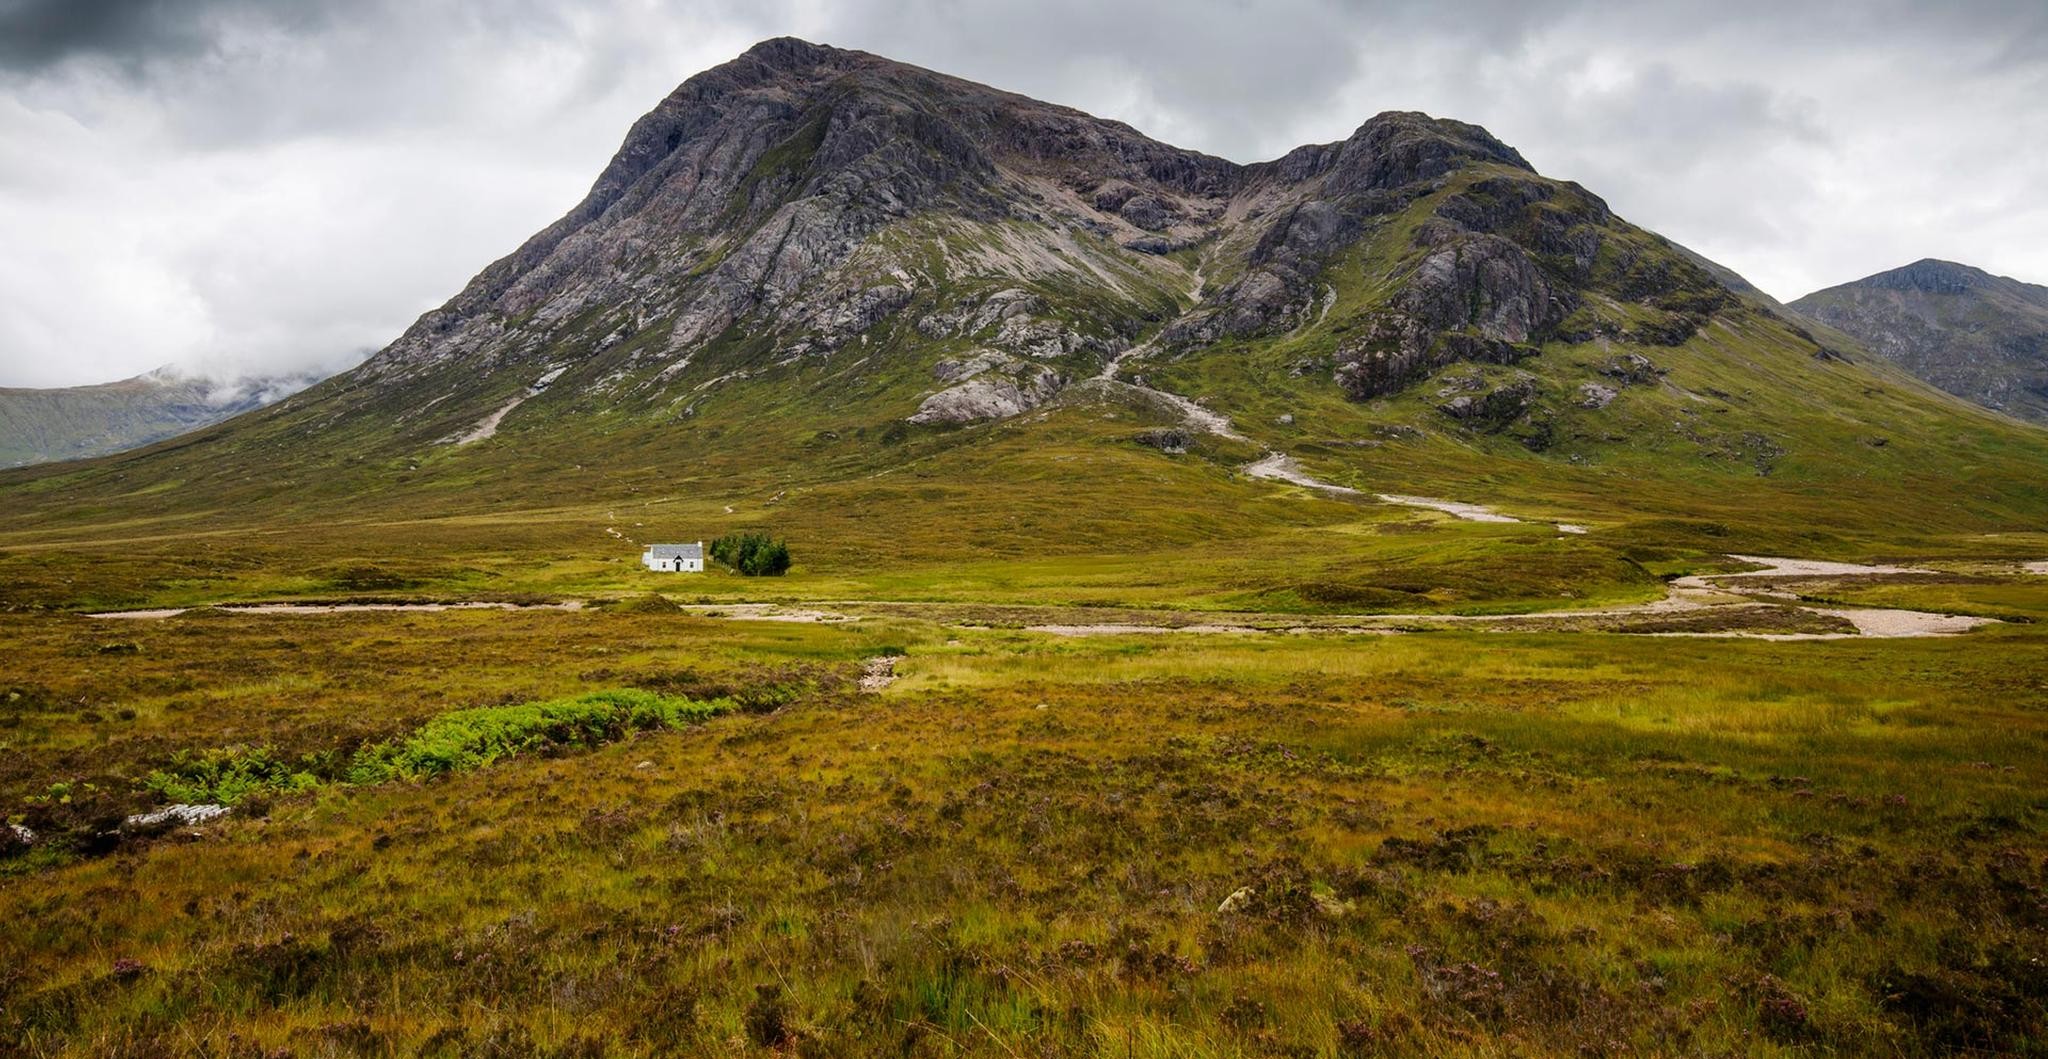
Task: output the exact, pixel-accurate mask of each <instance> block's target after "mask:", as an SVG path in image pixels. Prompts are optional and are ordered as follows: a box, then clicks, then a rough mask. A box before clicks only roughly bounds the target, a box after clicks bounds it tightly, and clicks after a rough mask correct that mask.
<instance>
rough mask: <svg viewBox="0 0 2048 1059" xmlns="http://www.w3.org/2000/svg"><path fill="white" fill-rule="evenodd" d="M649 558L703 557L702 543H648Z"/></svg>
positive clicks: (699, 558) (698, 558) (700, 558)
mask: <svg viewBox="0 0 2048 1059" xmlns="http://www.w3.org/2000/svg"><path fill="white" fill-rule="evenodd" d="M647 557H648V558H649V559H697V560H700V561H701V560H702V559H703V558H704V546H703V545H702V544H650V545H648V546H647Z"/></svg>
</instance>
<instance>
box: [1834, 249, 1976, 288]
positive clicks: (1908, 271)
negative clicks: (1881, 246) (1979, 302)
mask: <svg viewBox="0 0 2048 1059" xmlns="http://www.w3.org/2000/svg"><path fill="white" fill-rule="evenodd" d="M1993 281H1994V277H1993V276H1992V275H1991V274H1990V273H1988V272H1986V271H1984V270H1983V269H1980V268H1972V267H1970V266H1969V265H1959V264H1957V263H1956V262H1953V261H1942V260H1940V259H1938V258H1932V257H1926V258H1921V259H1920V260H1918V261H1915V262H1913V263H1912V264H1910V265H1904V266H1901V267H1899V268H1895V269H1892V270H1891V271H1889V272H1880V273H1878V274H1877V275H1875V276H1871V277H1869V278H1868V279H1864V280H1860V281H1858V282H1860V283H1862V284H1864V285H1866V286H1870V287H1876V288H1879V289H1882V290H1902V291H1919V292H1922V293H1925V294H1961V293H1963V292H1965V291H1970V290H1976V289H1978V288H1981V287H1985V286H1988V285H1990V284H1991V283H1992V282H1993Z"/></svg>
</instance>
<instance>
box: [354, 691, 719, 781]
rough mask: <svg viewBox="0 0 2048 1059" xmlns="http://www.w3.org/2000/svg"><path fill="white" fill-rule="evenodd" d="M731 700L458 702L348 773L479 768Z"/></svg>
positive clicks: (368, 776) (615, 735)
mask: <svg viewBox="0 0 2048 1059" xmlns="http://www.w3.org/2000/svg"><path fill="white" fill-rule="evenodd" d="M733 708H734V704H733V703H732V701H731V700H729V699H712V700H709V701H699V700H696V699H685V698H674V697H670V696H666V695H657V694H655V693H654V692H651V691H636V690H630V689H628V690H620V691H596V692H591V693H590V694H587V695H578V696H576V697H574V698H568V699H554V700H551V701H547V702H524V703H519V704H518V705H514V706H483V707H478V708H476V709H471V710H457V711H455V712H454V713H448V714H443V715H442V716H440V717H437V718H435V719H434V720H432V721H429V722H427V724H426V725H425V726H423V727H421V728H420V729H419V730H418V731H416V732H414V733H413V734H411V735H410V736H407V737H405V738H404V739H402V740H397V741H393V742H387V743H378V744H376V745H374V746H368V747H364V748H363V749H362V750H361V751H359V752H358V753H357V754H356V757H355V761H354V763H353V764H352V765H351V766H350V768H349V773H348V775H349V780H350V782H353V783H379V782H382V781H384V780H389V779H406V778H415V777H421V776H434V775H439V774H441V773H443V772H455V771H459V770H463V769H472V768H481V767H483V766H485V765H488V764H490V763H491V762H493V761H496V760H498V759H499V758H503V757H510V756H512V755H514V754H518V753H522V752H528V751H534V750H544V749H550V748H555V747H578V746H597V745H599V744H602V743H609V742H612V741H614V740H617V739H621V738H623V737H625V735H626V734H627V733H629V732H634V731H648V730H652V729H657V728H681V727H683V726H685V725H689V724H695V723H697V722H700V721H704V720H707V719H709V718H711V717H713V716H716V715H718V714H721V713H725V712H727V711H730V710H732V709H733Z"/></svg>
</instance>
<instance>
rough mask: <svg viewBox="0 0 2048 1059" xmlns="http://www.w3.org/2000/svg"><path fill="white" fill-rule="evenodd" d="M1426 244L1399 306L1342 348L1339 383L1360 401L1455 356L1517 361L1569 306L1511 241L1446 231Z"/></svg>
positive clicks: (1432, 234) (1371, 320)
mask: <svg viewBox="0 0 2048 1059" xmlns="http://www.w3.org/2000/svg"><path fill="white" fill-rule="evenodd" d="M1422 240H1423V241H1424V243H1425V245H1429V244H1430V243H1434V244H1435V245H1434V247H1433V249H1431V250H1430V252H1429V254H1428V256H1426V257H1424V258H1423V259H1422V261H1421V263H1420V264H1419V265H1417V266H1416V268H1415V271H1414V273H1413V274H1412V275H1411V276H1410V277H1409V279H1408V282H1407V285H1406V286H1405V287H1404V288H1403V289H1402V291H1401V293H1400V294H1399V295H1397V296H1396V297H1395V299H1394V304H1393V306H1392V307H1391V308H1388V309H1385V310H1382V311H1379V312H1375V313H1373V314H1372V315H1370V316H1368V317H1367V318H1366V320H1365V322H1364V325H1363V332H1362V333H1361V334H1359V335H1357V336H1356V337H1353V338H1349V339H1346V340H1345V341H1344V342H1342V343H1340V344H1339V345H1338V347H1337V352H1336V369H1335V378H1336V381H1337V385H1339V386H1340V387H1342V388H1343V389H1344V392H1345V393H1347V394H1349V395H1351V396H1352V397H1354V398H1367V397H1377V396H1380V395H1382V394H1387V393H1392V392H1394V391H1395V390H1398V389H1401V388H1402V387H1404V386H1406V385H1408V384H1409V383H1410V382H1413V381H1414V380H1415V379H1417V378H1419V377H1421V376H1423V375H1427V374H1429V373H1431V372H1434V371H1436V370H1438V369H1440V368H1442V367H1445V366H1447V365H1449V364H1452V363H1455V362H1458V361H1479V362H1484V363H1492V364H1512V363H1514V362H1515V361H1517V360H1519V359H1521V358H1523V357H1526V356H1531V355H1533V354H1534V353H1535V352H1536V348H1535V346H1534V345H1533V342H1534V341H1535V340H1537V339H1539V338H1540V337H1541V336H1542V335H1543V334H1545V333H1546V332H1548V331H1549V330H1550V329H1551V328H1553V327H1555V326H1556V324H1557V322H1558V321H1559V320H1561V319H1562V318H1563V317H1564V314H1565V312H1566V311H1567V305H1568V304H1569V302H1568V296H1565V295H1562V294H1561V293H1560V292H1559V291H1557V290H1556V289H1554V288H1553V287H1552V286H1551V283H1550V281H1549V280H1548V279H1546V278H1545V276H1544V275H1543V272H1542V270H1541V269H1539V268H1538V267H1537V266H1536V264H1535V262H1534V261H1532V260H1531V259H1530V258H1529V255H1528V254H1527V252H1525V251H1524V250H1523V249H1522V248H1521V247H1519V246H1517V245H1516V244H1514V243H1513V242H1510V241H1508V240H1506V239H1503V238H1500V237H1499V236H1494V235H1486V234H1478V233H1469V232H1459V231H1455V230H1451V229H1445V228H1438V229H1434V230H1431V231H1427V232H1426V233H1425V234H1424V235H1423V237H1422Z"/></svg>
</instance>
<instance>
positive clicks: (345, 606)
mask: <svg viewBox="0 0 2048 1059" xmlns="http://www.w3.org/2000/svg"><path fill="white" fill-rule="evenodd" d="M208 607H211V608H212V609H214V610H222V611H227V612H228V613H231V614H355V613H360V612H366V611H395V612H408V611H410V612H420V613H432V612H435V611H443V610H582V609H583V601H582V600H580V599H570V600H564V601H562V602H560V603H494V602H484V601H478V600H465V601H460V602H454V603H213V604H202V605H200V606H196V607H165V608H163V609H160V610H106V611H100V612H98V613H94V614H87V615H86V617H88V618H117V619H120V618H175V617H177V616H178V615H180V614H186V613H189V612H191V611H195V610H205V609H207V608H208Z"/></svg>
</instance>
